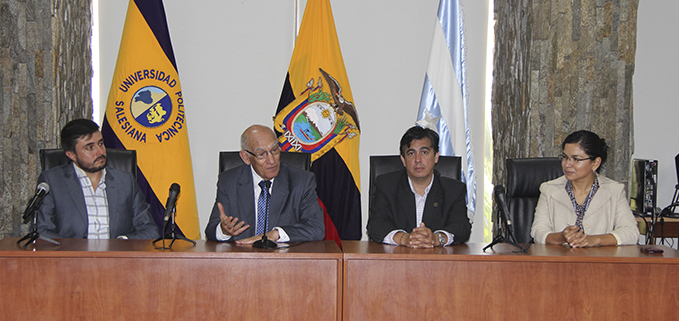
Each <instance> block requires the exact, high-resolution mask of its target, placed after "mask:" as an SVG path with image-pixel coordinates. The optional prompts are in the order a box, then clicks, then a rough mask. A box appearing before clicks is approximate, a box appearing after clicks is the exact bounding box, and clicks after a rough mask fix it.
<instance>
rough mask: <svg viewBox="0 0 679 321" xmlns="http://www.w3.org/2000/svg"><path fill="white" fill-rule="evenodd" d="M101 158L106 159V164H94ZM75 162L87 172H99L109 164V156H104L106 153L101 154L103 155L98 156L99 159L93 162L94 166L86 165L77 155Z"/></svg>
mask: <svg viewBox="0 0 679 321" xmlns="http://www.w3.org/2000/svg"><path fill="white" fill-rule="evenodd" d="M100 158H103V159H104V165H101V166H94V163H96V162H97V161H98V160H99V159H100ZM75 163H76V165H78V167H80V169H82V170H84V171H86V172H88V173H96V172H98V171H100V170H102V169H104V167H106V165H107V164H108V158H107V157H106V156H104V155H101V156H99V157H97V159H95V160H94V162H92V166H84V165H83V164H82V163H81V162H80V160H79V159H78V158H77V157H76V159H75Z"/></svg>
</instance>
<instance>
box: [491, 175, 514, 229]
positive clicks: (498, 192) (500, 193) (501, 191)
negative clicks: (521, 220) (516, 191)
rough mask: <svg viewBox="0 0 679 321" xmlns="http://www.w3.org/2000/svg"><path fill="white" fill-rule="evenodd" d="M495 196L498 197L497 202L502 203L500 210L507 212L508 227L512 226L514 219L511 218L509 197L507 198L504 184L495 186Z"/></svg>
mask: <svg viewBox="0 0 679 321" xmlns="http://www.w3.org/2000/svg"><path fill="white" fill-rule="evenodd" d="M493 193H495V197H497V202H498V203H499V204H498V205H500V210H501V211H502V213H504V214H505V217H504V218H505V222H507V228H509V227H511V226H512V220H510V219H509V207H507V199H505V187H504V186H502V185H497V186H495V190H494V191H493Z"/></svg>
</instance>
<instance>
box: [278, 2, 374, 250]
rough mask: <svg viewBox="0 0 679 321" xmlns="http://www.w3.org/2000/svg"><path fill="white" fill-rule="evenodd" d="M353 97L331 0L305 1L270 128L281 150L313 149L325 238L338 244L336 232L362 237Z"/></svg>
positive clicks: (343, 236) (349, 237)
mask: <svg viewBox="0 0 679 321" xmlns="http://www.w3.org/2000/svg"><path fill="white" fill-rule="evenodd" d="M353 101H354V99H353V96H352V95H351V88H350V87H349V79H348V77H347V73H346V70H345V68H344V60H343V59H342V52H341V50H340V45H339V40H338V39H337V32H336V30H335V22H334V19H333V16H332V9H331V7H330V1H329V0H309V1H307V5H306V9H305V10H304V16H303V18H302V24H301V26H300V30H299V35H298V37H297V41H296V43H295V49H294V51H293V53H292V59H291V60H290V66H289V68H288V74H287V77H286V79H285V83H284V85H283V91H282V93H281V98H280V101H279V102H278V109H277V110H276V116H275V118H274V128H275V129H276V131H277V132H278V134H279V142H280V145H281V147H282V149H283V150H284V151H296V152H302V153H311V160H312V166H311V171H312V172H314V174H316V183H317V189H316V191H317V193H318V198H319V201H320V202H321V207H323V208H324V210H325V211H326V220H325V223H326V225H325V230H326V239H334V240H335V241H336V242H338V243H339V239H338V238H337V236H339V238H341V239H343V240H359V239H361V190H360V186H361V184H360V172H359V161H358V147H359V137H360V125H359V121H358V114H357V113H356V108H355V107H354V104H353ZM335 231H336V232H335ZM333 234H335V236H333Z"/></svg>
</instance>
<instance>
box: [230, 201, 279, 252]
mask: <svg viewBox="0 0 679 321" xmlns="http://www.w3.org/2000/svg"><path fill="white" fill-rule="evenodd" d="M217 207H218V208H219V219H220V221H221V223H220V224H219V226H220V227H221V229H222V233H224V235H229V236H231V237H234V236H237V235H240V234H241V233H243V232H244V231H245V230H247V229H248V228H250V224H248V225H245V222H244V221H240V222H239V221H238V218H237V217H233V216H227V215H226V213H224V206H222V203H217ZM266 237H267V238H268V239H269V240H271V241H274V242H276V241H278V238H279V235H278V230H277V229H273V230H272V231H269V232H267V233H266ZM261 239H262V234H260V235H255V236H252V237H248V238H246V239H242V240H237V241H236V244H238V245H248V244H252V243H255V242H256V241H259V240H261Z"/></svg>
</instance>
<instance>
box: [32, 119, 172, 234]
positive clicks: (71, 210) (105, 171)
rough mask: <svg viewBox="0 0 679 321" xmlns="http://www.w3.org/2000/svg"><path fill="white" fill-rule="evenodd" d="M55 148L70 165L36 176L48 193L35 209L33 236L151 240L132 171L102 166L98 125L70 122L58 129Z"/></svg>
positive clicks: (144, 205)
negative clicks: (61, 152) (60, 147)
mask: <svg viewBox="0 0 679 321" xmlns="http://www.w3.org/2000/svg"><path fill="white" fill-rule="evenodd" d="M61 146H62V148H63V150H64V151H65V152H66V156H68V158H70V159H71V160H72V161H73V163H71V164H66V165H62V166H58V167H54V168H51V169H49V170H46V171H44V172H42V174H40V177H39V178H38V181H39V182H46V183H47V184H49V186H50V192H49V194H47V196H45V199H44V200H43V202H42V205H41V206H40V208H39V209H38V213H37V222H38V232H39V233H40V234H41V235H43V236H46V237H50V238H89V239H109V238H121V239H127V238H130V239H155V238H157V237H158V235H159V234H158V227H157V226H156V224H155V223H154V222H153V219H152V218H151V214H150V213H149V205H148V203H146V200H145V198H144V195H143V194H142V192H141V190H140V189H139V186H138V185H137V182H136V181H135V179H134V176H133V174H132V173H129V172H125V171H120V170H117V169H114V168H106V162H107V158H106V147H105V146H104V140H103V138H102V136H101V132H100V131H99V126H98V125H97V124H96V123H95V122H93V121H91V120H88V119H76V120H73V121H71V122H69V123H68V124H66V126H64V128H63V129H62V131H61Z"/></svg>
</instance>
